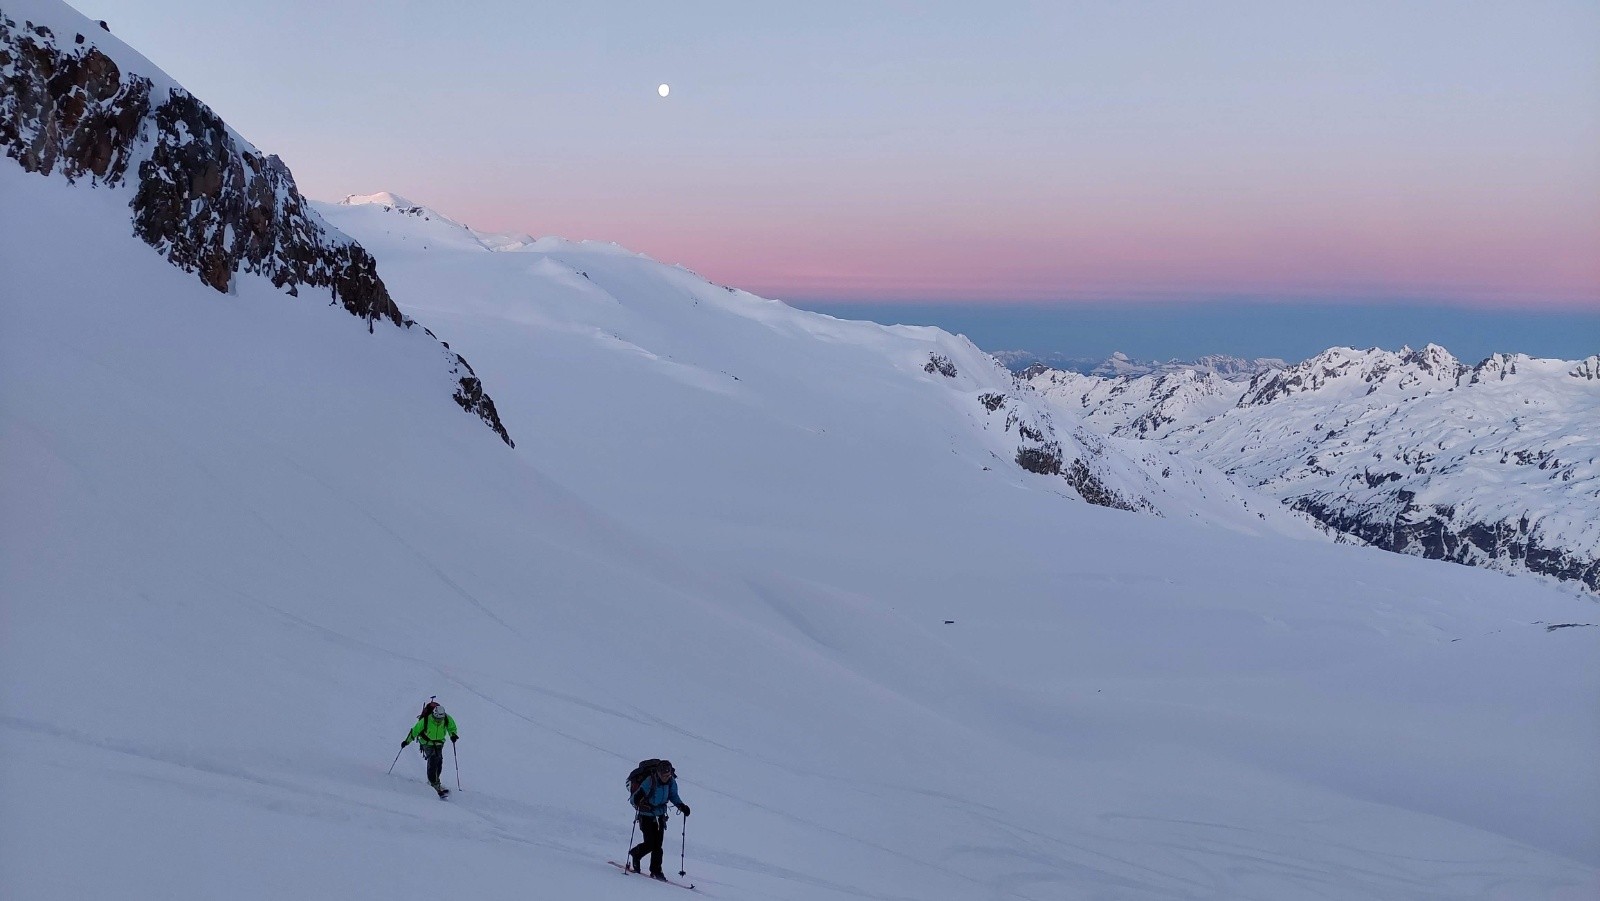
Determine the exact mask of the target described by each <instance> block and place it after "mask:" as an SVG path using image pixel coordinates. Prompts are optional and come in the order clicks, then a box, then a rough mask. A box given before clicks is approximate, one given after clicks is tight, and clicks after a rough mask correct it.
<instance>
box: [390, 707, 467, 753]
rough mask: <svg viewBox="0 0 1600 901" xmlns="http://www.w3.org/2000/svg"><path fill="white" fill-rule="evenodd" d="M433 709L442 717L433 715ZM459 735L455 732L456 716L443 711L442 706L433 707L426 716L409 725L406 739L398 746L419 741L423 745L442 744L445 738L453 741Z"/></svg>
mask: <svg viewBox="0 0 1600 901" xmlns="http://www.w3.org/2000/svg"><path fill="white" fill-rule="evenodd" d="M434 711H438V712H439V713H441V714H444V715H443V716H442V717H441V716H434V715H433V714H434ZM459 737H460V736H458V735H457V734H456V718H455V717H453V716H451V715H450V714H448V713H445V712H444V708H442V707H435V708H434V710H430V711H428V715H427V716H424V717H422V718H421V719H419V720H417V724H416V725H415V726H412V727H411V732H410V733H409V734H408V735H406V740H405V741H403V742H401V743H400V747H402V748H403V747H405V746H406V745H409V744H411V743H412V742H420V743H422V744H424V745H442V744H444V742H445V739H447V738H448V739H449V740H451V741H455V740H456V739H457V738H459Z"/></svg>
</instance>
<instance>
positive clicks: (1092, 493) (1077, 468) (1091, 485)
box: [1063, 459, 1139, 512]
mask: <svg viewBox="0 0 1600 901" xmlns="http://www.w3.org/2000/svg"><path fill="white" fill-rule="evenodd" d="M1063 475H1064V476H1066V479H1067V482H1068V483H1069V484H1070V485H1072V487H1073V489H1074V490H1076V491H1077V492H1078V494H1080V495H1082V496H1083V499H1084V500H1086V501H1088V502H1089V503H1091V504H1094V505H1096V506H1099V507H1110V508H1111V509H1113V510H1127V511H1129V512H1135V511H1137V510H1138V509H1139V507H1137V506H1135V505H1134V504H1132V503H1130V502H1129V501H1128V500H1127V499H1126V498H1124V497H1123V496H1122V495H1120V494H1118V493H1117V492H1116V491H1114V490H1112V488H1111V487H1110V486H1108V485H1107V484H1106V483H1105V482H1103V481H1101V480H1100V477H1099V476H1096V475H1095V474H1094V473H1093V472H1091V471H1090V470H1089V464H1087V463H1085V462H1083V460H1081V459H1074V460H1073V461H1072V465H1070V466H1068V467H1067V471H1066V472H1065V473H1063Z"/></svg>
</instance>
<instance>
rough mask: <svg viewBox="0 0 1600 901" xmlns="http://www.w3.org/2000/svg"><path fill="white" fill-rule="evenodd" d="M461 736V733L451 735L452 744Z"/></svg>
mask: <svg viewBox="0 0 1600 901" xmlns="http://www.w3.org/2000/svg"><path fill="white" fill-rule="evenodd" d="M460 737H461V736H459V735H452V736H450V743H451V744H455V743H456V739H458V738H460Z"/></svg>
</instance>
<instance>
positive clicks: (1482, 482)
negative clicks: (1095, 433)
mask: <svg viewBox="0 0 1600 901" xmlns="http://www.w3.org/2000/svg"><path fill="white" fill-rule="evenodd" d="M1597 372H1600V357H1591V358H1589V359H1587V360H1580V361H1563V360H1538V359H1532V358H1529V357H1527V356H1524V355H1501V354H1497V355H1495V356H1493V357H1490V358H1489V359H1487V360H1484V361H1483V362H1482V363H1480V364H1478V365H1477V366H1475V367H1468V366H1465V365H1462V364H1461V363H1460V362H1459V361H1457V360H1456V359H1455V357H1453V356H1451V355H1450V353H1449V352H1448V351H1446V350H1445V349H1444V348H1442V347H1438V346H1434V345H1429V346H1428V347H1425V348H1422V349H1420V350H1411V349H1409V348H1407V349H1402V350H1401V351H1399V352H1392V351H1385V350H1380V349H1376V348H1374V349H1370V350H1354V349H1351V348H1333V349H1331V350H1328V351H1326V352H1325V353H1322V354H1319V355H1318V356H1316V357H1314V358H1312V359H1310V360H1307V361H1305V362H1304V363H1300V364H1297V365H1295V366H1290V367H1288V368H1286V369H1283V370H1281V371H1277V372H1273V373H1267V374H1262V375H1260V376H1257V377H1256V378H1255V379H1253V380H1252V381H1251V382H1250V383H1249V384H1248V385H1243V386H1241V385H1237V384H1233V383H1228V382H1224V381H1221V380H1219V379H1217V378H1215V377H1213V376H1209V375H1196V376H1182V377H1180V376H1168V375H1164V376H1144V377H1141V378H1134V379H1096V378H1089V377H1086V376H1081V375H1077V374H1075V373H1068V372H1059V371H1048V372H1042V373H1035V374H1034V375H1033V377H1032V378H1031V379H1030V384H1032V385H1033V386H1034V387H1035V388H1036V389H1037V390H1038V391H1039V392H1040V393H1041V394H1042V395H1043V396H1044V397H1045V398H1046V399H1047V400H1048V401H1049V402H1050V403H1052V404H1053V405H1054V406H1055V408H1056V409H1058V410H1064V411H1070V412H1072V413H1075V414H1078V415H1082V416H1083V417H1085V419H1086V420H1087V421H1088V422H1090V423H1091V424H1094V425H1096V426H1098V427H1099V428H1102V429H1105V430H1107V431H1108V432H1110V433H1111V434H1113V435H1123V436H1130V437H1137V438H1151V439H1157V444H1158V445H1159V446H1160V447H1161V448H1162V449H1163V450H1166V451H1169V452H1172V453H1177V454H1180V455H1182V456H1184V457H1185V458H1187V459H1194V460H1199V461H1203V462H1204V463H1207V464H1209V465H1211V466H1214V467H1218V468H1222V469H1225V470H1226V471H1227V472H1228V473H1229V474H1231V475H1232V476H1233V478H1234V479H1235V481H1237V482H1239V483H1241V484H1242V485H1244V486H1247V487H1248V488H1249V489H1254V490H1258V491H1261V492H1264V493H1266V494H1267V495H1270V496H1272V497H1275V498H1278V499H1279V500H1281V501H1283V502H1284V503H1286V504H1288V505H1290V506H1292V507H1294V508H1296V509H1300V510H1304V511H1306V512H1308V513H1310V514H1312V515H1313V516H1315V517H1316V518H1317V519H1318V520H1319V521H1321V522H1323V523H1325V524H1326V525H1328V526H1330V527H1332V528H1334V529H1337V530H1339V531H1341V532H1345V533H1348V534H1350V535H1352V536H1355V537H1357V538H1359V539H1360V540H1363V541H1366V542H1369V543H1371V544H1373V545H1376V546H1378V547H1383V548H1386V549H1389V550H1395V551H1401V552H1404V553H1410V554H1417V555H1420V556H1426V557H1431V558H1435V559H1444V560H1451V561H1455V562H1458V563H1468V564H1472V565H1475V566H1485V567H1489V568H1491V569H1500V570H1504V571H1507V572H1532V573H1537V574H1540V575H1545V576H1551V577H1554V578H1556V579H1561V580H1564V581H1568V582H1571V583H1573V584H1575V585H1581V586H1583V587H1585V588H1587V589H1589V590H1590V591H1595V590H1600V515H1597V514H1600V431H1597V430H1596V429H1595V424H1596V423H1600V376H1597V375H1596V373H1597Z"/></svg>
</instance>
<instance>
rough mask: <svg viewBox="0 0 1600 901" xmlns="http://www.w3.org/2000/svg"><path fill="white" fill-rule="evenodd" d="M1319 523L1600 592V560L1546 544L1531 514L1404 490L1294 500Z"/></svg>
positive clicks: (1406, 550)
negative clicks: (1498, 512)
mask: <svg viewBox="0 0 1600 901" xmlns="http://www.w3.org/2000/svg"><path fill="white" fill-rule="evenodd" d="M1291 506H1293V508H1294V509H1296V510H1300V511H1303V512H1305V513H1308V514H1310V515H1311V516H1313V517H1314V518H1316V519H1317V521H1319V522H1321V523H1323V524H1324V525H1327V526H1329V527H1330V528H1333V529H1336V530H1338V531H1340V532H1344V533H1346V534H1349V535H1354V536H1355V537H1357V538H1360V539H1362V540H1363V541H1365V542H1367V543H1368V544H1371V545H1373V546H1374V547H1379V548H1383V549H1384V550H1387V551H1394V552H1395V553H1399V554H1412V555H1415V556H1418V557H1428V558H1430V559H1433V560H1448V561H1450V562H1452V563H1464V564H1467V565H1469V566H1488V567H1492V568H1495V569H1502V570H1515V569H1525V570H1527V571H1529V572H1533V573H1538V574H1539V575H1543V576H1550V577H1553V578H1556V579H1560V580H1562V581H1569V582H1577V583H1579V584H1581V585H1583V586H1585V587H1587V588H1588V589H1589V590H1590V591H1595V592H1600V559H1593V558H1590V559H1586V558H1584V557H1583V556H1581V555H1579V554H1576V553H1574V552H1572V551H1571V550H1569V549H1566V548H1562V547H1558V546H1552V545H1549V544H1546V543H1545V541H1544V540H1543V537H1542V535H1541V534H1540V531H1539V529H1538V527H1537V525H1536V524H1534V523H1532V522H1530V521H1529V519H1528V518H1527V517H1526V516H1523V517H1519V518H1517V519H1515V520H1501V521H1497V522H1482V521H1476V520H1473V519H1471V518H1464V517H1462V516H1461V515H1460V514H1459V513H1458V511H1457V509H1456V508H1455V507H1454V506H1452V505H1450V504H1419V503H1417V502H1416V495H1415V494H1414V493H1412V492H1410V491H1406V490H1401V491H1398V492H1396V493H1395V494H1394V496H1393V498H1392V499H1390V500H1389V501H1388V502H1385V503H1379V504H1368V505H1354V504H1351V503H1350V502H1349V500H1348V499H1346V498H1340V497H1335V496H1329V495H1320V494H1319V495H1308V496H1306V497H1300V498H1296V499H1295V500H1293V501H1292V502H1291Z"/></svg>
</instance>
